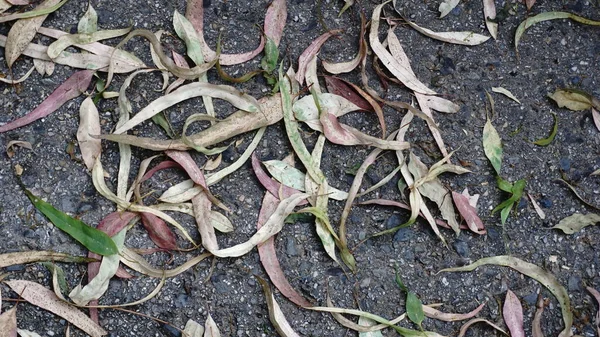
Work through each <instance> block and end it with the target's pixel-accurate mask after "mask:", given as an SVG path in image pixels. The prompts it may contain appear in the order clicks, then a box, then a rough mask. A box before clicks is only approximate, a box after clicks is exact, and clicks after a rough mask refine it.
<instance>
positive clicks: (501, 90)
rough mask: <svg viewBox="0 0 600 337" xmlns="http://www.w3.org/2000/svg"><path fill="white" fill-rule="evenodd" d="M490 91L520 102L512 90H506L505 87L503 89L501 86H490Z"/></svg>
mask: <svg viewBox="0 0 600 337" xmlns="http://www.w3.org/2000/svg"><path fill="white" fill-rule="evenodd" d="M492 91H493V92H496V93H499V94H502V95H504V96H506V97H508V98H510V99H512V100H513V101H515V102H517V103H519V104H521V102H520V101H519V100H518V99H517V98H516V97H515V95H513V94H512V92H510V91H508V90H507V89H505V88H503V87H492Z"/></svg>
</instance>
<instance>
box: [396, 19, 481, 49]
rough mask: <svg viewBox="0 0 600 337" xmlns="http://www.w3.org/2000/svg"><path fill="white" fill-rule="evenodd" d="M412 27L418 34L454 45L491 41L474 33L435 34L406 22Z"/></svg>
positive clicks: (471, 44)
mask: <svg viewBox="0 0 600 337" xmlns="http://www.w3.org/2000/svg"><path fill="white" fill-rule="evenodd" d="M405 21H406V23H408V24H409V25H410V26H411V27H413V28H414V29H415V30H416V31H417V32H419V33H421V34H423V35H425V36H428V37H430V38H432V39H436V40H440V41H444V42H448V43H453V44H461V45H465V46H476V45H479V44H482V43H484V42H486V41H487V40H489V39H490V37H489V36H485V35H481V34H477V33H473V32H434V31H433V30H431V29H427V28H423V27H420V26H419V25H417V24H416V23H414V22H411V21H409V20H406V19H405Z"/></svg>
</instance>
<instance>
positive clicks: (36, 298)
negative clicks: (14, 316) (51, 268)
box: [5, 280, 108, 337]
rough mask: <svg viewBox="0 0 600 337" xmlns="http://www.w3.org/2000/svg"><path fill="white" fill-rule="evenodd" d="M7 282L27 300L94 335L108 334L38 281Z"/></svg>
mask: <svg viewBox="0 0 600 337" xmlns="http://www.w3.org/2000/svg"><path fill="white" fill-rule="evenodd" d="M5 283H6V284H8V286H9V287H10V288H11V289H12V290H13V291H14V292H16V293H17V294H19V295H20V296H21V297H22V298H23V299H25V300H26V301H27V302H29V303H31V304H33V305H35V306H37V307H40V308H42V309H44V310H48V311H50V312H51V313H53V314H56V315H58V316H60V317H62V318H64V319H65V320H67V321H69V322H70V323H72V324H73V325H75V326H76V327H78V328H80V329H81V330H83V331H84V332H85V333H87V334H89V335H91V336H92V337H100V336H104V335H107V334H108V332H106V331H105V330H104V329H102V328H101V327H100V326H99V325H98V324H96V323H95V322H94V321H92V320H91V319H90V318H89V317H87V316H86V315H85V314H84V313H83V312H81V311H79V310H78V309H76V308H75V307H73V306H70V305H69V304H66V303H64V302H63V301H61V300H60V299H59V298H58V297H56V295H55V294H54V292H53V291H52V290H50V289H46V288H45V287H44V286H42V285H40V284H38V283H35V282H31V281H24V280H11V281H5Z"/></svg>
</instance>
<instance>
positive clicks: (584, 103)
mask: <svg viewBox="0 0 600 337" xmlns="http://www.w3.org/2000/svg"><path fill="white" fill-rule="evenodd" d="M548 97H550V98H552V99H553V100H554V101H555V102H556V104H557V105H558V107H559V108H567V109H569V110H573V111H581V110H586V109H589V108H591V107H592V106H593V104H594V102H593V97H592V96H590V95H589V94H587V93H586V92H583V91H580V90H575V89H557V90H556V91H555V92H554V93H553V94H552V95H549V96H548Z"/></svg>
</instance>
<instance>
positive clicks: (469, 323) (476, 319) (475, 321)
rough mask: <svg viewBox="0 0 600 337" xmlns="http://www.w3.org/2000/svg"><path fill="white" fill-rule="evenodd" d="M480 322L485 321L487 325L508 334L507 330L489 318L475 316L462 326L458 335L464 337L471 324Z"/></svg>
mask: <svg viewBox="0 0 600 337" xmlns="http://www.w3.org/2000/svg"><path fill="white" fill-rule="evenodd" d="M479 322H484V323H486V324H487V325H489V326H491V327H492V328H494V329H496V330H498V331H500V332H501V333H503V334H505V335H508V334H507V333H506V331H504V330H503V329H502V328H501V327H499V326H497V325H496V324H494V323H492V322H490V321H488V320H487V319H484V318H473V319H472V320H470V321H468V322H467V323H465V324H463V326H462V327H461V328H460V332H459V333H458V336H457V337H463V336H464V335H465V334H466V333H467V330H468V329H469V327H471V325H473V324H475V323H479Z"/></svg>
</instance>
